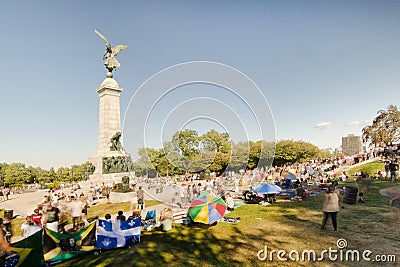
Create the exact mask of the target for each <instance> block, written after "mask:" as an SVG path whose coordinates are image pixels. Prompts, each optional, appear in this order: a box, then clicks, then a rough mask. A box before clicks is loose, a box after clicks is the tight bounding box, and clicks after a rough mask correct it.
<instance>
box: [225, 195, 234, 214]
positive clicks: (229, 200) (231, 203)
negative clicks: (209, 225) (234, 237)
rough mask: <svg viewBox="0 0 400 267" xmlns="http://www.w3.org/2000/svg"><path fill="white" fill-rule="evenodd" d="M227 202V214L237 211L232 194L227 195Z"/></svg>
mask: <svg viewBox="0 0 400 267" xmlns="http://www.w3.org/2000/svg"><path fill="white" fill-rule="evenodd" d="M225 202H226V210H227V212H226V213H229V212H231V211H233V210H234V209H235V201H234V200H233V197H232V196H231V194H229V193H227V194H226V195H225Z"/></svg>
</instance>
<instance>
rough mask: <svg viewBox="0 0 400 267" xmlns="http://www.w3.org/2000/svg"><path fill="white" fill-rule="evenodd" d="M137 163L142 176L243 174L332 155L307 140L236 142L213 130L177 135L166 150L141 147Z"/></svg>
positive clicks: (138, 171) (164, 147) (182, 132)
mask: <svg viewBox="0 0 400 267" xmlns="http://www.w3.org/2000/svg"><path fill="white" fill-rule="evenodd" d="M138 154H139V159H138V160H137V161H135V162H134V170H135V173H136V175H138V176H141V175H143V176H149V177H154V176H156V175H160V176H170V175H183V174H187V173H198V174H199V175H200V176H202V175H207V174H209V173H210V172H215V173H216V174H217V175H220V174H222V173H223V172H225V171H235V172H237V171H240V170H247V169H254V168H257V167H258V168H262V167H268V166H270V165H271V164H274V165H277V166H283V165H288V164H293V163H299V162H303V161H306V160H309V159H315V158H325V157H330V156H332V155H330V154H329V153H328V152H325V151H322V150H320V149H319V148H318V147H317V146H315V145H312V144H310V143H307V142H304V141H293V140H281V141H278V142H267V141H248V142H238V143H234V142H232V141H231V140H230V136H229V134H228V133H219V132H217V131H216V130H211V131H209V132H207V133H205V134H203V135H199V134H198V133H197V131H195V130H189V129H188V130H184V131H179V132H176V133H175V134H174V135H173V137H172V140H171V141H170V142H166V143H164V144H163V148H160V149H154V148H141V149H139V152H138Z"/></svg>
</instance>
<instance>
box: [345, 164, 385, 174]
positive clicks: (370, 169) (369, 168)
mask: <svg viewBox="0 0 400 267" xmlns="http://www.w3.org/2000/svg"><path fill="white" fill-rule="evenodd" d="M361 171H362V172H363V173H366V174H368V175H369V176H374V175H375V174H376V173H377V172H378V171H381V172H383V171H385V164H384V163H383V162H371V163H368V164H365V165H361V166H358V167H355V168H352V169H350V171H349V174H350V176H354V174H355V173H356V172H361Z"/></svg>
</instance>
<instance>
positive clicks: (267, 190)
mask: <svg viewBox="0 0 400 267" xmlns="http://www.w3.org/2000/svg"><path fill="white" fill-rule="evenodd" d="M281 191H282V189H281V188H280V187H279V186H277V185H275V184H262V185H260V186H259V187H258V188H257V189H255V190H254V191H253V192H254V193H256V194H278V193H279V192H281Z"/></svg>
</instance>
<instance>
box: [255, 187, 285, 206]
mask: <svg viewBox="0 0 400 267" xmlns="http://www.w3.org/2000/svg"><path fill="white" fill-rule="evenodd" d="M281 191H282V189H281V188H280V187H279V186H277V185H275V184H262V185H260V186H259V187H258V188H257V189H255V190H254V191H253V192H254V193H256V194H263V195H264V198H265V199H266V200H267V201H268V202H269V203H271V204H272V203H275V202H276V199H275V195H276V194H278V193H279V192H281Z"/></svg>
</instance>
